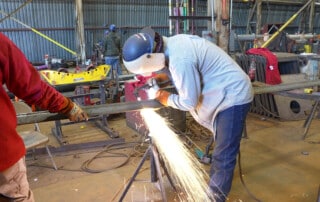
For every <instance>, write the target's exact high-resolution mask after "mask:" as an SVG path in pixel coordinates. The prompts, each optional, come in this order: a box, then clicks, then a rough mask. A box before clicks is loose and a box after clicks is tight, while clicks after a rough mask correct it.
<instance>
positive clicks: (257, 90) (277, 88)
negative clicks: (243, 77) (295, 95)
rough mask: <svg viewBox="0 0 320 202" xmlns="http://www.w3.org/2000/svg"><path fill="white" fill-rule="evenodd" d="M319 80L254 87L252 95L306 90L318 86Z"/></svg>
mask: <svg viewBox="0 0 320 202" xmlns="http://www.w3.org/2000/svg"><path fill="white" fill-rule="evenodd" d="M319 85H320V80H313V81H302V82H295V83H284V84H279V85H272V86H271V85H268V86H259V87H254V88H253V89H254V94H255V95H258V94H264V93H275V92H281V91H288V90H294V89H299V88H308V87H313V86H319Z"/></svg>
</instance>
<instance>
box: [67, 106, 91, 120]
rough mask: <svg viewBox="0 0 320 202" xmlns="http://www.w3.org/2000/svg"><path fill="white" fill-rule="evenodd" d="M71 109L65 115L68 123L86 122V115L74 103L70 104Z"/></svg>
mask: <svg viewBox="0 0 320 202" xmlns="http://www.w3.org/2000/svg"><path fill="white" fill-rule="evenodd" d="M72 104H73V107H72V109H71V110H70V111H69V113H68V114H67V116H68V118H69V120H70V121H75V122H79V121H87V120H88V115H87V113H85V112H84V111H83V110H82V109H81V108H80V107H79V106H78V105H77V104H76V103H74V102H72Z"/></svg>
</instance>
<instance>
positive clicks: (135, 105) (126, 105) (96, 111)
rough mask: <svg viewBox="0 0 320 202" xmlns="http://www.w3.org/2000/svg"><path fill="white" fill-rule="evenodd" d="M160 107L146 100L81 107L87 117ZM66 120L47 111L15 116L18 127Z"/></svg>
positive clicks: (157, 103) (152, 101) (153, 101)
mask: <svg viewBox="0 0 320 202" xmlns="http://www.w3.org/2000/svg"><path fill="white" fill-rule="evenodd" d="M161 107H162V105H161V104H160V103H159V102H158V101H156V100H146V101H137V102H121V103H112V104H101V105H91V106H83V107H81V108H82V109H83V110H84V111H85V112H87V113H88V115H89V116H90V117H91V116H97V115H107V114H118V113H123V112H129V111H136V110H141V109H143V108H161ZM61 119H67V117H66V116H64V115H62V114H58V113H50V112H48V111H40V112H33V113H23V114H17V121H18V122H17V123H18V125H22V124H29V123H39V122H46V121H54V120H61Z"/></svg>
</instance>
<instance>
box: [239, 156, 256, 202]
mask: <svg viewBox="0 0 320 202" xmlns="http://www.w3.org/2000/svg"><path fill="white" fill-rule="evenodd" d="M238 165H239V176H240V181H241V184H242V185H243V186H244V188H245V190H246V191H247V193H248V194H249V196H250V197H251V198H253V199H254V200H255V201H257V202H261V200H260V199H258V198H257V197H256V196H255V195H254V194H252V193H251V191H250V190H249V188H248V187H247V185H246V184H245V182H244V180H243V177H242V168H241V154H240V150H239V153H238Z"/></svg>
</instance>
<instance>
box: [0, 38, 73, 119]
mask: <svg viewBox="0 0 320 202" xmlns="http://www.w3.org/2000/svg"><path fill="white" fill-rule="evenodd" d="M0 41H1V49H0V68H2V69H1V72H2V83H5V84H6V86H7V88H8V89H9V91H10V92H12V93H14V94H15V95H16V96H17V97H19V98H20V99H22V100H24V101H26V102H27V103H28V104H30V105H31V104H35V105H37V106H39V107H41V108H42V109H47V110H49V111H50V112H61V113H68V112H69V111H70V110H71V109H72V108H73V102H71V101H70V100H69V99H68V98H66V97H64V96H63V95H62V94H61V93H59V92H58V91H57V90H55V89H54V88H53V87H51V86H50V85H49V84H47V83H46V82H44V81H43V80H42V79H41V77H40V75H39V73H38V72H37V70H36V69H35V68H34V67H33V66H32V64H31V63H30V62H29V61H28V60H27V58H26V57H25V56H24V54H23V53H22V52H21V51H20V49H19V48H18V47H17V46H16V45H15V44H14V43H13V42H11V41H10V40H9V39H8V38H7V37H5V36H4V35H3V34H1V33H0Z"/></svg>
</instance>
